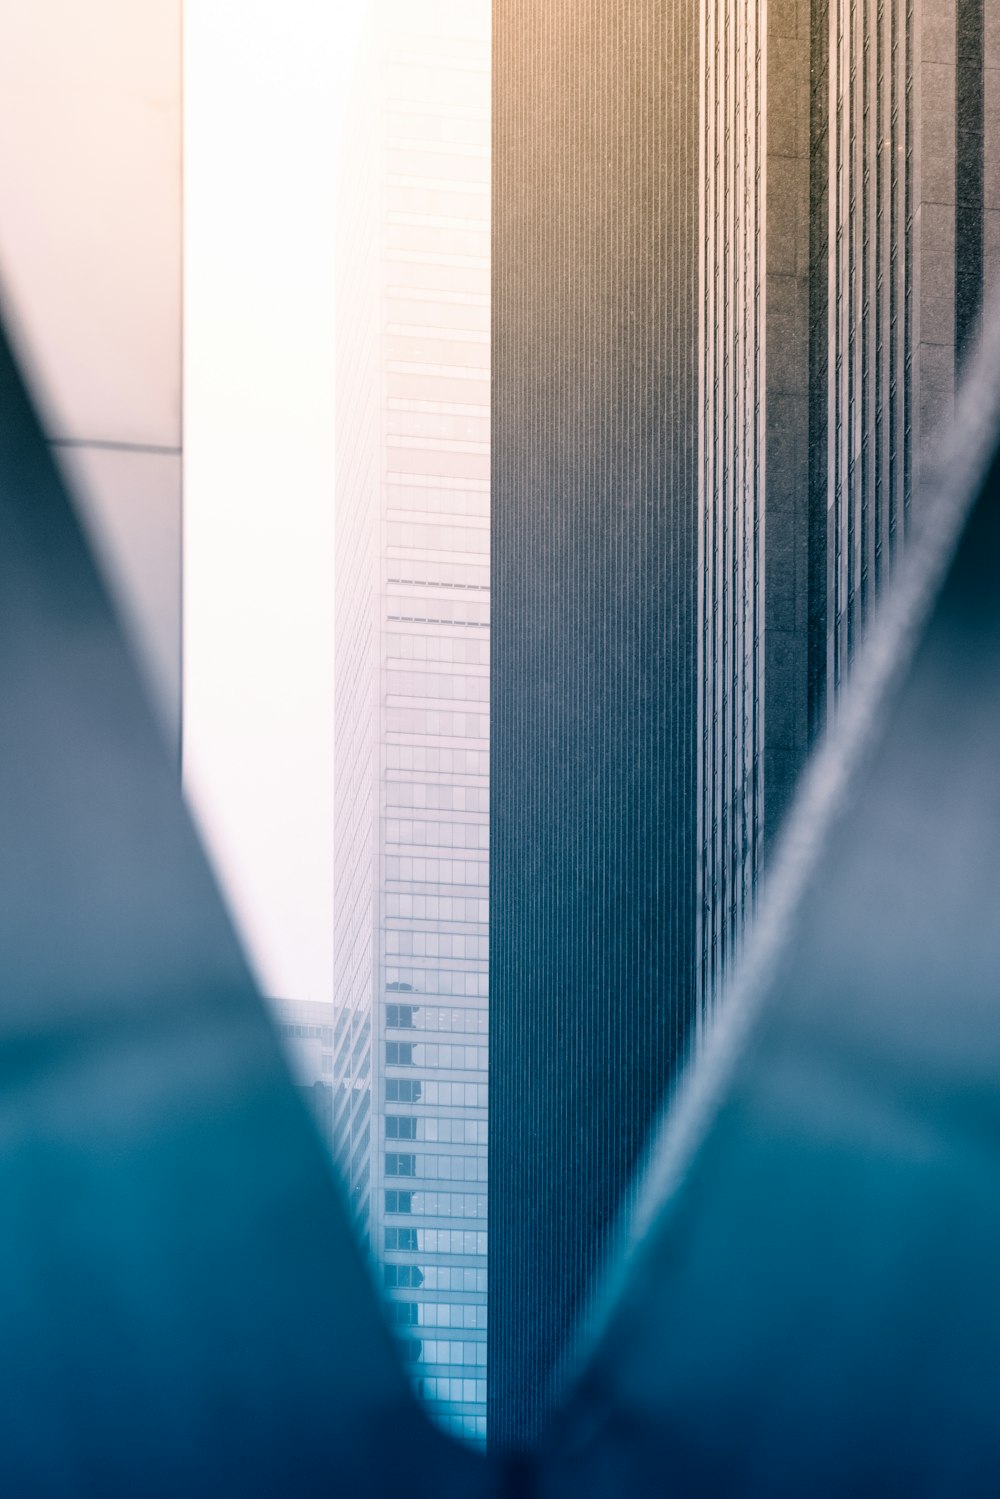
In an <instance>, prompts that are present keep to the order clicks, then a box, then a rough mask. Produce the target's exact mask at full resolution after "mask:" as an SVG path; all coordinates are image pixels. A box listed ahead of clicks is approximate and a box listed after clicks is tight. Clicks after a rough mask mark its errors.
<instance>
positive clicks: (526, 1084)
mask: <svg viewBox="0 0 1000 1499" xmlns="http://www.w3.org/2000/svg"><path fill="white" fill-rule="evenodd" d="M992 9H993V11H994V12H995V11H996V7H993V8H992ZM494 30H495V87H494V119H495V127H494V128H495V135H494V149H495V167H494V172H495V175H494V287H495V290H494V431H493V570H494V572H493V575H494V596H493V606H494V613H493V647H494V659H493V668H492V670H493V762H492V770H493V810H492V829H491V836H492V860H493V866H492V876H491V878H492V885H491V894H492V904H491V921H492V947H491V965H492V985H493V992H492V1000H491V1066H492V1074H491V1088H492V1091H491V1108H492V1112H491V1136H490V1183H491V1186H490V1221H491V1231H492V1236H493V1237H492V1255H491V1261H490V1265H491V1271H490V1277H491V1278H490V1287H491V1308H490V1317H491V1340H490V1363H489V1375H490V1417H491V1425H490V1431H491V1441H495V1442H496V1444H497V1445H498V1446H501V1447H502V1446H508V1447H517V1446H521V1445H524V1444H525V1443H527V1442H530V1441H531V1440H532V1439H533V1438H534V1436H536V1435H537V1433H538V1431H539V1429H540V1425H541V1423H542V1421H543V1419H544V1416H545V1412H546V1409H547V1406H548V1402H549V1400H550V1398H551V1394H550V1391H551V1377H552V1373H553V1370H554V1369H555V1368H556V1366H557V1365H558V1362H559V1358H560V1356H561V1352H562V1349H563V1347H564V1345H565V1340H566V1337H567V1335H568V1332H569V1330H570V1328H571V1324H572V1319H573V1314H574V1312H575V1311H576V1309H577V1308H578V1307H579V1305H580V1303H581V1301H582V1300H583V1299H584V1298H585V1297H586V1295H587V1294H588V1291H589V1289H590V1288H591V1286H592V1284H593V1280H594V1277H595V1275H596V1274H597V1273H598V1272H599V1271H600V1269H601V1266H602V1264H603V1263H604V1259H605V1256H606V1253H607V1245H608V1226H609V1224H610V1223H611V1222H612V1220H613V1218H614V1215H615V1212H616V1211H617V1210H618V1208H619V1207H620V1206H621V1204H622V1203H623V1201H624V1200H625V1199H626V1198H627V1191H628V1183H629V1180H630V1172H631V1168H632V1166H633V1164H634V1162H635V1161H636V1160H637V1158H638V1156H639V1153H640V1151H641V1148H642V1142H643V1137H644V1134H645V1130H646V1126H647V1122H648V1120H649V1118H650V1116H651V1114H652V1112H653V1111H654V1109H655V1107H656V1105H657V1103H658V1102H659V1101H660V1100H661V1099H663V1098H665V1097H667V1096H668V1094H669V1089H670V1085H671V1082H672V1080H673V1078H674V1076H675V1074H676V1069H677V1066H678V1063H679V1062H680V1061H681V1060H682V1058H683V1056H684V1052H685V1043H686V1040H687V1038H688V1036H689V1035H694V1036H695V1037H697V1035H698V1033H699V1030H700V1028H703V1027H705V1026H707V1025H708V1024H709V1023H710V1020H711V1014H712V1010H713V1007H714V1003H715V996H716V995H717V993H718V992H719V989H720V986H721V984H722V982H723V980H724V979H725V976H726V975H727V973H728V972H729V971H730V969H731V966H732V962H733V960H734V958H735V957H736V955H737V954H738V952H739V949H740V946H741V943H742V939H743V935H744V933H745V931H746V929H747V926H748V922H749V919H750V917H751V914H752V910H753V906H754V901H755V897H756V891H757V888H758V881H759V877H760V874H761V871H762V869H764V867H765V866H766V861H767V855H768V849H769V846H770V844H771V841H772V839H773V837H774V834H775V832H776V831H777V829H778V828H779V827H780V825H781V820H782V817H783V815H784V812H785V810H786V808H787V805H788V802H789V800H790V797H791V794H792V790H793V788H794V786H795V783H796V780H797V777H798V774H799V771H800V769H801V766H802V764H803V761H804V759H805V757H806V753H807V750H808V748H809V745H810V743H811V742H812V740H813V738H814V736H815V734H816V732H817V731H818V729H819V728H820V726H821V725H822V724H823V722H824V721H825V719H826V717H827V716H828V714H829V713H830V712H831V711H832V709H833V707H834V706H835V703H836V700H837V697H838V694H839V692H840V690H841V687H842V685H843V683H844V680H845V678H846V675H847V671H848V667H849V663H850V660H851V658H852V656H853V654H854V652H855V650H856V649H857V646H858V643H859V641H860V640H861V639H862V637H863V635H864V631H865V627H866V624H867V621H868V619H869V617H870V614H871V610H872V606H873V604H874V601H875V599H876V597H877V596H878V594H879V592H880V590H881V589H882V588H883V586H884V584H885V582H886V580H887V578H888V577H889V576H890V575H891V572H892V569H893V565H894V563H895V560H896V558H897V557H898V555H899V554H900V552H901V550H902V548H903V546H904V544H905V538H906V534H907V531H908V528H909V525H910V521H911V512H912V509H913V507H914V505H915V504H916V503H917V499H916V495H917V494H918V490H919V480H920V474H921V469H922V465H923V463H924V459H925V455H926V453H927V450H928V444H929V442H930V439H931V438H932V436H933V434H934V431H935V430H936V429H937V427H938V426H939V425H940V424H941V423H942V422H943V421H944V420H946V419H947V416H948V414H949V411H950V408H951V405H952V402H953V399H954V391H955V382H956V377H957V372H958V370H959V367H960V363H961V358H962V354H963V350H964V349H965V348H966V347H967V346H968V342H969V339H970V337H972V336H973V334H974V331H975V326H976V321H977V318H978V308H979V305H980V302H981V298H982V295H983V288H984V284H985V283H986V282H987V281H988V280H989V279H990V276H991V273H995V270H996V264H997V260H998V252H1000V217H998V209H1000V90H998V89H997V87H996V84H997V82H998V81H1000V79H998V74H997V71H996V70H997V64H998V62H1000V15H998V14H992V15H986V14H985V8H984V5H983V3H982V0H945V3H944V4H943V5H941V6H937V5H935V6H933V7H930V6H923V5H913V4H912V3H910V0H885V3H882V0H878V3H876V0H790V3H788V4H778V3H776V0H772V3H768V0H697V3H696V0H690V3H681V4H679V5H676V6H670V7H665V6H663V5H661V4H659V3H658V0H624V3H622V4H619V5H617V6H615V7H608V6H605V5H601V4H600V3H598V0H583V3H580V0H575V3H573V4H570V3H569V0H549V3H547V4H543V5H540V4H538V3H536V0H497V3H496V4H495V7H494ZM692 1021H694V1024H693V1025H692Z"/></svg>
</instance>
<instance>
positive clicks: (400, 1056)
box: [385, 1041, 413, 1067]
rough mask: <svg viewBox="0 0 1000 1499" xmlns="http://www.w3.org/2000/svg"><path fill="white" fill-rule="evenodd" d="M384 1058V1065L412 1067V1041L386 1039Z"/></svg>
mask: <svg viewBox="0 0 1000 1499" xmlns="http://www.w3.org/2000/svg"><path fill="white" fill-rule="evenodd" d="M385 1060H386V1065H387V1066H389V1067H412V1066H413V1042H412V1041H387V1042H386V1043H385Z"/></svg>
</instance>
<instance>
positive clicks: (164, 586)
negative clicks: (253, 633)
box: [0, 0, 181, 750]
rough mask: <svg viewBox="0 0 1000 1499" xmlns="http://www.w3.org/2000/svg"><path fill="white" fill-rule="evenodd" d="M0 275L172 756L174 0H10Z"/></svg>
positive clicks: (177, 208) (1, 109)
mask: <svg viewBox="0 0 1000 1499" xmlns="http://www.w3.org/2000/svg"><path fill="white" fill-rule="evenodd" d="M0 285H2V289H3V300H4V312H5V316H6V318H7V321H8V324H9V325H12V331H13V332H14V334H15V343H16V345H17V347H18V351H19V353H20V355H21V359H22V362H23V364H24V365H25V368H26V370H27V372H28V374H29V377H30V380H31V383H32V385H33V387H34V391H35V395H36V399H37V400H39V401H40V403H41V406H42V413H43V419H44V420H45V423H46V425H47V427H48V430H49V433H50V435H51V436H52V438H53V439H54V440H55V441H56V442H57V444H58V449H57V451H58V453H59V456H60V459H61V461H62V462H63V464H64V466H65V468H66V471H67V474H68V477H69V478H70V481H71V483H72V484H73V487H74V489H75V492H76V494H77V497H78V499H79V501H80V502H81V510H82V514H83V518H84V521H85V524H86V525H87V527H88V530H89V532H90V534H91V537H92V540H93V541H94V543H95V545H96V548H97V551H98V554H99V557H100V559H101V561H102V563H103V564H104V566H105V569H106V572H107V576H108V579H109V582H110V584H111V586H112V591H113V592H114V594H115V596H116V598H117V601H118V603H119V606H120V608H121V610H122V612H123V615H124V617H125V619H126V621H127V623H128V624H129V625H130V626H131V627H132V629H133V633H134V638H135V641H136V645H137V647H138V652H139V657H140V661H141V663H142V665H143V666H144V667H145V668H146V670H147V672H148V676H149V680H150V683H151V686H152V689H153V693H154V698H155V701H156V703H157V704H158V706H159V707H160V709H161V710H162V715H163V718H164V722H165V725H166V728H167V732H168V734H169V736H170V738H171V741H172V743H173V746H174V748H175V750H176V746H177V735H178V718H179V708H180V539H181V538H180V527H181V508H180V505H181V455H180V449H181V394H180V379H181V13H180V0H143V4H141V5H137V4H135V3H134V0H93V3H91V4H88V5H81V4H80V3H79V0H31V3H30V4H13V3H12V4H7V5H4V6H3V7H2V8H0Z"/></svg>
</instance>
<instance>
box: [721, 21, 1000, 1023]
mask: <svg viewBox="0 0 1000 1499" xmlns="http://www.w3.org/2000/svg"><path fill="white" fill-rule="evenodd" d="M700 30H701V101H702V102H701V126H700V128H701V134H702V163H701V172H700V194H701V204H702V231H701V247H702V248H701V254H702V288H703V292H702V296H701V298H700V299H699V305H700V306H701V307H702V309H703V321H702V325H701V336H700V350H701V353H700V359H699V422H700V427H699V446H698V451H699V465H698V471H699V496H698V506H699V517H700V529H699V538H700V551H699V561H698V576H699V588H700V594H699V599H700V604H699V665H698V687H699V704H700V718H699V746H700V754H699V760H698V775H699V787H698V806H699V816H700V827H699V852H700V858H699V899H698V911H699V942H698V953H697V961H698V967H699V993H700V997H701V1013H702V1014H703V1015H705V1016H706V1017H707V1016H708V1015H709V1014H710V1012H711V1009H712V1007H713V1004H714V1001H715V998H716V997H717V995H718V993H719V991H720V989H721V986H722V982H723V980H724V978H725V976H726V973H727V972H728V971H729V969H730V967H731V964H732V960H733V958H734V956H735V955H736V953H737V952H738V950H739V947H740V944H741V939H742V935H743V932H744V931H745V928H746V923H747V920H748V918H749V916H750V915H751V913H752V909H753V904H754V900H755V894H756V888H757V881H758V877H759V875H760V873H761V871H762V869H763V868H764V867H765V865H766V850H767V847H768V844H769V843H770V841H771V839H772V838H773V837H774V835H775V833H776V832H777V830H778V829H779V828H780V825H781V820H782V817H783V814H784V811H785V809H786V807H787V805H788V802H789V800H790V797H791V795H792V792H793V789H794V786H795V782H796V780H797V777H798V774H799V771H800V769H801V766H802V764H803V763H804V760H805V757H806V753H807V751H808V747H809V744H810V742H811V740H812V739H813V737H814V736H815V734H816V732H817V731H818V730H819V729H820V728H821V727H822V725H823V723H824V721H825V719H826V717H827V715H828V713H829V712H830V711H831V710H832V709H833V708H834V707H835V705H836V701H837V698H838V695H839V693H840V691H841V689H842V687H843V685H844V683H845V682H846V680H847V677H848V675H849V669H850V663H851V661H852V659H853V656H854V654H855V651H856V650H857V648H858V646H859V644H860V642H861V641H862V639H863V638H864V635H865V631H866V628H867V625H868V622H869V620H870V618H871V614H872V610H873V608H874V606H875V603H876V601H877V599H878V597H879V595H880V593H881V591H882V589H883V588H884V586H885V584H886V582H887V581H888V579H889V577H890V576H891V574H892V570H893V566H894V563H895V561H896V560H897V558H898V556H899V554H900V552H901V550H902V548H903V546H904V544H905V538H906V535H907V531H908V528H909V525H910V520H911V507H912V505H913V504H915V503H917V499H916V497H917V496H918V495H919V492H920V476H921V472H922V467H923V464H924V461H925V458H926V455H927V453H928V451H929V449H930V445H931V443H932V442H933V439H934V436H935V434H936V433H937V432H938V431H940V429H941V427H942V425H943V424H944V423H945V422H946V421H947V420H948V418H949V416H950V414H951V411H952V409H953V404H954V398H955V390H956V382H957V380H958V377H959V374H960V367H961V360H962V355H963V351H964V350H965V349H966V348H967V347H968V346H969V345H970V344H971V342H972V341H973V340H974V338H975V336H976V333H977V330H978V324H979V309H980V306H981V303H982V298H983V292H984V285H988V284H989V282H990V279H991V275H992V274H995V263H996V258H997V257H996V249H995V246H996V241H997V233H998V231H997V228H996V222H997V220H996V213H995V208H993V207H992V205H995V204H996V203H997V195H998V168H997V162H998V160H1000V150H998V146H997V142H998V140H1000V124H998V122H997V118H996V116H997V114H998V111H997V108H996V107H995V106H994V104H993V102H992V98H991V94H990V89H989V83H990V80H991V79H995V78H996V76H997V75H996V72H995V68H996V59H997V53H998V44H997V40H996V32H997V26H996V24H995V23H994V22H992V21H989V22H988V21H987V18H986V17H985V15H984V7H983V4H982V0H943V3H942V4H941V5H935V6H933V7H930V6H928V5H923V4H919V3H918V4H914V3H913V0H888V3H881V0H879V3H876V0H812V3H811V4H810V3H809V0H790V3H788V4H782V5H778V4H770V5H768V4H766V3H765V0H704V3H703V6H702V12H701V18H700ZM991 69H992V70H994V71H991ZM991 256H992V258H991Z"/></svg>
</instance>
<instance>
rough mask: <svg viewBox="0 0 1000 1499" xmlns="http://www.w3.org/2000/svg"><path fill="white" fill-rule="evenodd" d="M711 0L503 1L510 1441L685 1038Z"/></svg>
mask: <svg viewBox="0 0 1000 1499" xmlns="http://www.w3.org/2000/svg"><path fill="white" fill-rule="evenodd" d="M695 15H696V12H695V7H694V6H693V5H692V4H688V3H680V4H677V5H670V6H664V5H662V4H661V3H659V0H624V3H620V4H617V5H614V6H608V5H607V4H605V3H603V0H559V3H552V0H549V3H545V4H538V0H496V3H495V4H494V8H493V26H494V134H493V149H494V161H493V173H494V177H493V212H494V225H493V247H494V248H493V256H494V259H493V422H494V425H493V459H492V474H493V481H492V536H493V559H492V577H493V627H492V633H493V664H492V715H493V718H492V726H493V734H492V760H491V774H492V819H491V883H490V897H491V906H490V914H491V942H490V967H491V976H492V977H491V983H492V995H491V1002H490V1049H491V1094H490V1108H491V1113H490V1181H491V1189H490V1191H491V1197H490V1226H491V1236H492V1237H491V1255H490V1270H489V1286H490V1328H491V1331H490V1340H489V1366H488V1373H489V1423H490V1425H489V1430H490V1442H491V1444H492V1445H495V1446H496V1447H498V1448H501V1449H502V1448H506V1447H516V1446H518V1445H521V1444H523V1443H524V1442H526V1441H528V1440H530V1439H531V1438H532V1437H533V1436H534V1435H535V1434H536V1433H537V1431H538V1429H539V1426H540V1422H541V1420H542V1417H543V1414H544V1410H545V1407H546V1387H547V1384H548V1381H549V1378H550V1375H551V1372H552V1369H553V1365H554V1363H555V1361H556V1360H557V1358H558V1356H559V1353H560V1350H561V1349H562V1347H563V1344H564V1342H565V1339H566V1336H567V1333H568V1331H569V1329H570V1328H571V1326H572V1323H573V1320H574V1317H575V1316H576V1314H577V1313H578V1311H579V1310H580V1307H581V1303H582V1301H583V1298H584V1297H585V1296H586V1294H587V1292H588V1289H589V1287H590V1285H591V1283H592V1281H593V1279H594V1276H595V1275H596V1274H597V1273H598V1272H599V1271H600V1269H601V1268H602V1266H603V1265H604V1263H605V1259H606V1250H607V1243H608V1229H609V1227H610V1225H611V1223H612V1221H613V1219H614V1217H615V1215H616V1213H617V1211H618V1209H619V1207H620V1205H621V1201H622V1197H623V1194H624V1193H625V1191H626V1187H627V1184H628V1182H629V1181H630V1179H631V1177H632V1173H633V1171H634V1169H635V1166H636V1162H637V1158H638V1153H639V1151H640V1149H641V1146H642V1142H643V1139H644V1137H645V1134H646V1130H647V1127H648V1124H649V1122H650V1119H651V1118H652V1116H653V1114H654V1111H655V1110H656V1108H657V1106H658V1104H659V1102H660V1101H661V1099H662V1097H663V1093H664V1088H665V1086H666V1084H667V1082H668V1080H669V1079H670V1078H671V1077H672V1076H673V1075H674V1073H675V1072H676V1069H677V1067H678V1064H679V1062H680V1061H681V1059H682V1057H683V1055H684V1052H685V1047H686V1042H687V1036H688V1033H689V1028H690V1019H691V1007H692V1002H693V977H694V972H693V961H692V953H693V942H694V924H695V913H694V908H693V896H694V837H695V795H694V787H695V778H694V746H695V697H694V688H695V679H694V653H693V649H692V642H693V637H694V618H695V605H696V589H695V559H696V555H697V535H696V513H695V496H696V486H695V470H694V434H695V396H696V390H697V375H696V358H695V353H696V326H697V325H696V309H695V304H696V297H697V291H698V275H697V269H698V263H697V223H698V216H697V200H696V198H694V197H693V196H692V185H693V184H694V182H695V180H696V173H697V165H698V151H697V139H696V135H695V122H696V109H697V46H696V43H697V30H696V22H695Z"/></svg>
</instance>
